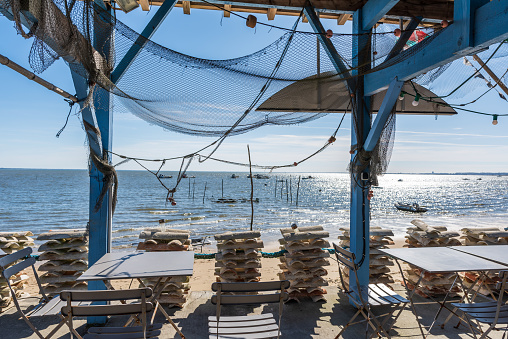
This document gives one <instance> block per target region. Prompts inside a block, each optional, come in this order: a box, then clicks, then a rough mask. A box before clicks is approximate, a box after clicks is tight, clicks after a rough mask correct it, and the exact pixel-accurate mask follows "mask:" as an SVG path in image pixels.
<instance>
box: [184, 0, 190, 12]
mask: <svg viewBox="0 0 508 339" xmlns="http://www.w3.org/2000/svg"><path fill="white" fill-rule="evenodd" d="M182 4H183V14H187V15H190V8H191V6H190V1H182Z"/></svg>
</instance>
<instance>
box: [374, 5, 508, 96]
mask: <svg viewBox="0 0 508 339" xmlns="http://www.w3.org/2000/svg"><path fill="white" fill-rule="evenodd" d="M458 1H459V0H456V2H458ZM461 1H465V0H461ZM474 13H475V15H474V20H473V22H474V25H473V43H472V47H467V46H465V45H464V44H463V43H462V42H463V41H464V39H468V38H466V37H465V36H464V34H468V31H465V30H464V29H463V26H462V25H461V20H458V21H455V22H454V23H453V24H452V25H450V26H448V28H446V29H444V30H443V31H442V32H441V33H440V34H439V35H438V36H436V37H435V38H434V39H433V41H431V42H430V43H428V44H427V45H426V46H425V47H423V48H422V49H421V50H420V51H419V52H418V53H416V54H415V55H413V56H411V57H409V58H407V59H405V60H402V61H400V62H399V63H397V64H394V65H391V66H386V65H383V64H380V65H379V66H378V67H377V68H378V69H379V71H377V72H372V73H370V74H366V75H365V83H366V86H365V93H366V94H368V95H372V94H374V93H377V92H380V91H382V90H383V89H384V88H386V87H387V86H388V84H389V83H390V81H391V79H393V77H394V76H397V77H398V78H399V80H401V81H407V80H409V79H412V78H414V77H416V76H418V75H420V74H423V73H425V72H428V71H430V70H432V69H434V68H436V67H439V66H442V65H445V64H447V63H449V62H452V61H454V60H456V59H458V58H461V57H462V56H464V55H470V54H476V53H477V52H478V51H480V50H482V49H484V48H485V47H488V46H490V45H492V44H495V43H498V42H501V41H503V40H505V39H507V38H508V25H506V23H507V22H508V1H503V0H493V1H490V2H488V3H486V4H485V5H483V6H482V7H480V8H478V9H477V10H476V11H475V12H474ZM464 20H466V19H464ZM468 36H469V35H468ZM403 53H413V51H411V49H408V50H406V51H404V52H402V53H401V54H403Z"/></svg>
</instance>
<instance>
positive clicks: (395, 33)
mask: <svg viewBox="0 0 508 339" xmlns="http://www.w3.org/2000/svg"><path fill="white" fill-rule="evenodd" d="M400 33H401V32H400V29H399V28H396V29H395V30H394V31H393V34H394V35H395V36H400Z"/></svg>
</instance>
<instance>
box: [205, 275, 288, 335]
mask: <svg viewBox="0 0 508 339" xmlns="http://www.w3.org/2000/svg"><path fill="white" fill-rule="evenodd" d="M288 287H289V281H287V280H282V281H267V282H230V283H223V282H216V283H213V284H212V290H213V291H214V292H216V294H215V295H214V296H213V297H212V304H215V305H217V310H216V315H215V317H214V316H210V317H209V318H208V325H209V334H210V338H217V339H219V338H229V336H230V335H231V336H232V337H234V338H241V335H245V336H246V337H250V336H249V334H252V333H256V334H257V335H259V336H256V338H275V337H276V338H279V337H280V327H281V322H282V310H283V305H284V302H285V301H286V300H288V293H287V292H286V289H287V288H288ZM274 291H276V292H275V293H270V294H238V293H246V292H254V293H257V292H274ZM224 292H226V293H228V292H231V293H235V294H233V295H231V294H223V293H224ZM265 303H279V321H278V324H277V325H276V322H275V318H274V317H273V314H263V315H260V316H257V315H251V316H240V317H226V316H224V317H222V320H223V325H222V327H221V324H220V320H221V315H220V314H221V306H222V305H252V304H265ZM263 326H264V327H265V328H264V329H263ZM275 328H276V329H277V331H276V332H274V330H275ZM212 330H213V331H212ZM250 331H252V332H250ZM249 332H250V333H249ZM275 333H276V335H275Z"/></svg>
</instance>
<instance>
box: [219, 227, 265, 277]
mask: <svg viewBox="0 0 508 339" xmlns="http://www.w3.org/2000/svg"><path fill="white" fill-rule="evenodd" d="M260 237H261V234H260V232H259V231H245V232H227V233H223V234H218V235H215V240H217V251H218V253H217V254H216V255H215V260H216V261H215V267H216V268H215V275H217V276H218V279H217V280H218V281H222V282H254V281H259V277H260V276H261V272H260V268H261V253H260V250H261V249H262V248H263V242H262V241H261V239H260Z"/></svg>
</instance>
